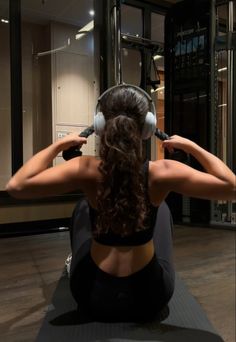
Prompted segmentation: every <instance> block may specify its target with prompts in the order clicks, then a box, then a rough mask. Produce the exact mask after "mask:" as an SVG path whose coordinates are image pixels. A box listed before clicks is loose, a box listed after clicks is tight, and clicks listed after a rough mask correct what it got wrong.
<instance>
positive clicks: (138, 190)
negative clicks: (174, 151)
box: [96, 85, 149, 236]
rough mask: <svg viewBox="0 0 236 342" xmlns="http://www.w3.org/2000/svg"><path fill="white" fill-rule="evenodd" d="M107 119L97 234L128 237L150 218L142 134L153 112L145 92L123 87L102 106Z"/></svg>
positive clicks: (99, 190) (105, 99)
mask: <svg viewBox="0 0 236 342" xmlns="http://www.w3.org/2000/svg"><path fill="white" fill-rule="evenodd" d="M100 108H101V111H102V112H103V115H104V117H105V119H106V125H105V129H104V132H103V134H102V136H101V143H100V157H101V163H100V167H99V170H100V172H101V173H102V176H103V177H102V179H103V180H102V182H101V183H100V185H99V188H98V195H97V204H98V212H99V214H98V218H97V225H96V233H97V234H99V233H106V232H108V231H112V232H113V233H115V234H119V235H121V236H126V235H130V234H132V233H133V232H134V231H138V230H141V229H144V228H145V226H144V220H145V217H146V215H147V211H148V209H147V204H146V203H147V201H146V194H145V184H144V183H145V179H144V174H143V158H142V139H141V132H142V126H143V123H144V119H145V115H146V113H147V112H148V109H149V103H148V100H147V98H146V97H145V96H144V95H143V93H142V92H141V91H139V90H138V89H136V88H133V87H131V86H127V85H123V86H120V87H117V88H114V89H112V90H111V91H110V92H108V93H107V94H105V95H104V96H103V97H102V99H101V103H100Z"/></svg>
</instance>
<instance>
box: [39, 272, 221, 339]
mask: <svg viewBox="0 0 236 342" xmlns="http://www.w3.org/2000/svg"><path fill="white" fill-rule="evenodd" d="M76 308H77V306H76V303H75V301H74V299H73V297H72V296H71V293H70V289H69V279H68V278H67V276H66V275H65V273H64V274H63V275H62V277H61V278H60V280H59V282H58V286H57V288H56V290H55V293H54V295H53V298H52V303H51V304H50V305H49V307H48V311H47V313H46V315H45V318H44V320H43V323H42V326H41V329H40V331H39V334H38V337H37V339H36V341H37V342H49V341H50V342H52V341H57V342H64V341H65V342H75V341H78V342H88V341H93V342H100V341H103V342H121V341H122V342H131V341H132V342H139V341H146V342H151V341H158V342H223V339H222V338H221V337H220V336H219V335H218V334H217V332H216V331H215V329H214V328H213V326H212V325H211V323H210V322H209V320H208V318H207V316H206V314H205V313H204V311H203V309H202V308H201V306H200V305H199V304H198V302H197V301H196V300H195V299H194V297H193V296H192V295H191V293H190V292H189V291H188V289H187V287H186V286H185V284H184V282H183V281H182V280H181V279H180V278H179V276H178V275H177V276H176V286H175V292H174V295H173V297H172V299H171V301H170V303H169V309H170V314H169V316H168V318H167V319H166V320H164V321H162V322H161V323H160V322H158V321H153V322H150V323H143V324H141V323H101V322H88V321H87V322H86V321H83V320H82V319H79V318H78V315H77V312H76Z"/></svg>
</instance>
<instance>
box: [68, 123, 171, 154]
mask: <svg viewBox="0 0 236 342" xmlns="http://www.w3.org/2000/svg"><path fill="white" fill-rule="evenodd" d="M93 133H94V127H93V125H92V126H90V127H88V128H86V129H85V130H84V131H82V132H81V133H80V134H79V136H80V137H84V138H88V137H89V136H90V135H91V134H93ZM155 136H156V137H157V138H158V139H160V140H162V141H164V140H167V139H169V136H168V134H166V133H165V132H162V131H161V130H160V129H159V128H157V129H156V132H155ZM81 155H82V152H81V151H80V149H79V147H76V146H73V147H70V148H69V149H68V150H65V151H63V152H62V157H63V158H64V160H70V159H72V158H75V157H80V156H81Z"/></svg>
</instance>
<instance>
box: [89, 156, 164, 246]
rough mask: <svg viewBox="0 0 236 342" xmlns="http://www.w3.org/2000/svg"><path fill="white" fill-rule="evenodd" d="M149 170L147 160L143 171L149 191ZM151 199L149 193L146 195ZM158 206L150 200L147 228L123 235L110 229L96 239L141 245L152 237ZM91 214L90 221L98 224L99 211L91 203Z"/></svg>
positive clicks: (108, 243) (113, 244)
mask: <svg viewBox="0 0 236 342" xmlns="http://www.w3.org/2000/svg"><path fill="white" fill-rule="evenodd" d="M148 171H149V161H148V160H147V161H146V162H145V163H144V165H143V173H144V177H145V179H146V181H145V187H146V191H147V192H148ZM146 198H147V200H148V201H149V197H148V193H147V196H146ZM157 210H158V207H154V206H153V205H152V204H151V203H150V201H149V214H148V216H147V217H146V219H145V222H144V223H145V226H146V227H148V228H146V229H142V230H140V231H137V232H135V233H134V234H132V235H127V236H121V235H118V234H115V233H113V232H112V231H108V232H107V233H100V234H99V235H98V236H94V240H95V241H97V242H98V243H100V244H102V245H107V246H139V245H143V244H145V243H147V242H148V241H150V240H151V239H152V236H153V230H154V226H155V223H156V215H157ZM89 215H90V221H91V225H92V229H93V227H95V226H96V220H97V215H98V212H97V210H96V209H94V208H92V207H91V206H90V205H89Z"/></svg>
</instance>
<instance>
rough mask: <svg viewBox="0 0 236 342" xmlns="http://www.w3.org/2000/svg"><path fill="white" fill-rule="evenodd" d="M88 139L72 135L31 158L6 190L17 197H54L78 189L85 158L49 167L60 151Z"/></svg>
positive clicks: (82, 174) (83, 173) (83, 142)
mask: <svg viewBox="0 0 236 342" xmlns="http://www.w3.org/2000/svg"><path fill="white" fill-rule="evenodd" d="M86 142H87V140H86V138H82V137H78V135H77V134H70V135H68V136H66V137H65V138H63V139H61V140H59V141H57V142H55V143H53V144H52V145H50V146H48V147H47V148H45V149H44V150H42V151H40V152H39V153H37V154H36V155H35V156H33V157H32V158H31V159H29V160H28V161H27V162H26V163H25V164H24V165H23V166H22V167H21V168H20V169H19V170H18V171H17V172H16V174H15V175H14V176H13V177H12V178H11V179H10V181H9V182H8V184H7V185H6V191H8V192H9V193H10V195H12V196H14V197H17V198H35V197H45V196H53V195H57V194H61V193H65V192H69V191H73V190H76V189H78V187H79V186H82V180H83V177H84V175H85V170H84V166H86V162H88V160H86V157H84V158H74V159H72V160H70V161H68V162H65V163H63V164H61V165H58V166H55V167H49V165H50V164H51V163H52V161H53V159H54V158H55V157H56V156H57V155H58V153H59V152H61V151H63V150H66V149H68V148H69V147H71V146H82V145H83V144H86Z"/></svg>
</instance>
